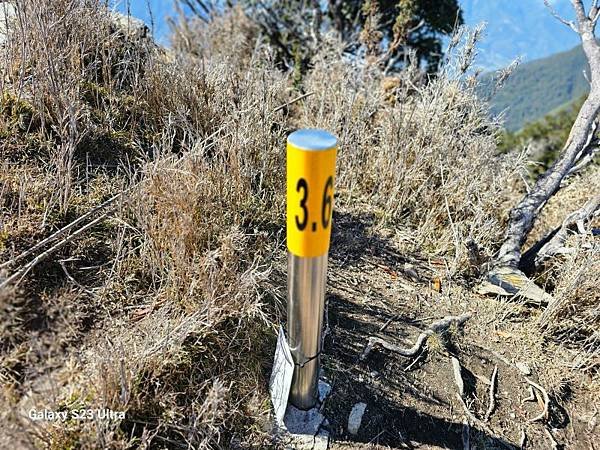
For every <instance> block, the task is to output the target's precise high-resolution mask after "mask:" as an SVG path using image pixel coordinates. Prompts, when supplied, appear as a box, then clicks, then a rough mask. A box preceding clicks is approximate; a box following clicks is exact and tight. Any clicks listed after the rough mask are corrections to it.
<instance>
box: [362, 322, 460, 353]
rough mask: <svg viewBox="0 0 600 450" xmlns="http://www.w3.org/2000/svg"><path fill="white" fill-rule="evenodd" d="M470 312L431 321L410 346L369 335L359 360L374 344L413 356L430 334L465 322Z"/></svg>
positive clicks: (369, 351)
mask: <svg viewBox="0 0 600 450" xmlns="http://www.w3.org/2000/svg"><path fill="white" fill-rule="evenodd" d="M471 316H472V314H471V313H464V314H462V315H460V316H448V317H444V318H443V319H441V320H439V321H437V322H434V323H432V324H431V325H430V326H429V328H428V329H427V330H425V331H423V332H422V333H421V334H420V335H419V337H418V338H417V341H416V342H415V345H413V346H412V347H411V348H402V347H400V346H398V345H395V344H392V343H390V342H387V341H386V340H384V339H381V338H378V337H374V336H372V337H370V338H369V341H368V343H367V345H366V347H365V349H364V350H363V352H362V355H361V356H360V359H361V360H364V359H365V358H366V357H367V356H368V355H369V353H371V351H372V350H373V348H374V347H375V346H378V345H380V346H382V347H383V348H385V349H387V350H389V351H392V352H395V353H398V354H400V355H402V356H409V357H410V356H415V355H416V354H417V353H418V352H419V351H420V350H421V348H422V347H423V344H424V343H425V341H427V338H429V336H431V335H432V334H435V333H441V332H444V331H446V330H447V329H448V328H449V327H450V326H451V325H453V324H454V325H462V324H463V323H465V322H466V321H467V320H469V319H470V318H471Z"/></svg>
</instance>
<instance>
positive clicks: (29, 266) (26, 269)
mask: <svg viewBox="0 0 600 450" xmlns="http://www.w3.org/2000/svg"><path fill="white" fill-rule="evenodd" d="M108 214H109V212H105V213H104V214H102V215H100V216H99V217H97V218H96V219H94V220H92V221H91V222H90V223H88V224H87V225H84V226H83V227H81V228H79V229H78V230H77V231H75V232H73V233H72V234H70V235H69V236H67V237H66V238H65V239H63V240H62V241H59V242H58V243H56V244H54V245H53V246H52V247H50V248H49V249H48V250H46V251H44V252H42V253H40V254H39V255H37V256H36V257H35V258H33V259H32V260H31V261H30V262H28V263H27V264H25V265H24V266H23V267H21V269H19V270H17V271H16V272H14V273H13V274H12V275H11V276H9V277H8V278H6V279H5V280H3V281H2V283H0V289H2V288H4V287H6V286H8V285H9V284H10V283H12V282H13V281H15V280H17V281H16V284H19V283H20V282H21V280H22V279H23V277H25V275H27V274H28V273H29V272H30V271H31V270H32V269H33V268H34V267H35V266H37V265H38V264H39V263H41V262H42V261H44V260H45V259H46V258H47V257H49V256H50V255H52V254H53V253H54V252H56V251H57V250H59V249H60V248H62V247H64V246H65V245H66V244H68V243H69V242H71V241H72V240H73V239H75V238H76V237H78V236H79V235H80V234H82V233H83V232H84V231H86V230H88V229H90V228H92V227H93V226H95V225H97V224H98V223H99V222H101V221H102V220H104V219H105V218H106V217H107V216H108Z"/></svg>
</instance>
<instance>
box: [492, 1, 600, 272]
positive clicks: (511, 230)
mask: <svg viewBox="0 0 600 450" xmlns="http://www.w3.org/2000/svg"><path fill="white" fill-rule="evenodd" d="M571 3H572V4H573V8H574V9H575V13H576V17H577V25H576V26H573V27H572V28H574V29H576V31H577V32H578V34H579V36H580V38H581V44H582V47H583V51H584V53H585V56H586V59H587V61H588V63H589V66H590V72H591V73H590V93H589V95H588V97H587V98H586V100H585V102H584V103H583V105H582V107H581V110H580V111H579V114H578V115H577V118H576V120H575V123H574V124H573V127H572V128H571V132H570V133H569V138H568V139H567V142H566V144H565V146H564V147H563V150H562V151H561V153H560V155H559V157H558V158H557V159H556V161H555V162H554V164H552V166H551V167H550V168H549V169H548V170H547V171H546V172H545V173H544V174H543V175H542V176H541V177H540V178H539V179H538V181H537V182H536V183H535V186H534V187H533V188H532V189H531V191H530V192H529V193H528V194H527V195H526V196H525V197H524V198H523V199H522V200H521V201H520V202H519V203H518V205H517V206H516V207H515V208H513V210H512V211H511V213H510V218H509V223H508V227H507V230H506V235H505V239H504V242H503V244H502V246H501V248H500V251H499V254H498V256H497V258H496V259H495V264H494V266H495V267H511V268H514V269H518V267H519V264H520V261H521V247H522V246H523V244H524V243H525V240H526V238H527V235H528V234H529V232H530V231H531V229H532V228H533V225H534V223H535V219H536V218H537V216H538V214H539V212H540V211H541V209H542V208H543V207H544V206H545V204H546V203H547V202H548V199H550V197H552V196H553V195H554V194H555V193H556V192H557V191H558V190H559V189H560V185H561V182H562V180H563V179H564V178H565V177H566V176H567V175H568V174H569V172H570V171H571V169H572V168H573V166H574V165H575V164H577V163H578V162H579V160H580V158H582V156H583V155H584V154H585V152H586V146H587V145H588V144H589V141H588V137H589V136H590V133H592V132H593V130H594V121H595V119H596V116H597V115H598V112H599V111H600V46H599V45H598V42H597V41H596V38H595V36H594V28H595V25H596V21H597V20H598V15H599V13H600V11H599V10H598V8H597V7H596V6H595V4H594V6H593V7H592V8H591V10H590V14H589V16H588V15H586V13H585V10H584V7H583V3H582V1H581V0H571ZM546 4H547V5H548V3H547V2H546ZM571 25H574V24H571Z"/></svg>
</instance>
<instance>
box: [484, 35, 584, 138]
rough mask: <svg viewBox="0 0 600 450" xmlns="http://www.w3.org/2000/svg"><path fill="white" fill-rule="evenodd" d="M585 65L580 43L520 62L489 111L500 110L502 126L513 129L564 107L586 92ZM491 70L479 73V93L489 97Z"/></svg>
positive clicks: (496, 96)
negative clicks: (546, 55)
mask: <svg viewBox="0 0 600 450" xmlns="http://www.w3.org/2000/svg"><path fill="white" fill-rule="evenodd" d="M584 71H586V72H587V73H589V67H588V64H587V61H586V59H585V55H584V53H583V49H582V48H581V46H577V47H575V48H573V49H571V50H569V51H566V52H560V53H556V54H554V55H552V56H549V57H547V58H541V59H538V60H534V61H531V62H527V63H524V64H522V65H520V66H519V67H517V69H516V70H515V71H514V72H513V73H512V75H511V76H510V77H509V78H508V80H507V81H506V82H505V84H504V86H503V87H502V88H501V89H500V90H499V91H498V92H497V93H496V94H495V95H494V96H493V97H492V98H491V106H492V113H493V114H494V115H498V114H500V113H504V117H505V127H506V129H507V130H509V131H516V130H519V129H520V128H522V127H523V126H524V125H525V124H526V123H528V122H533V121H536V120H538V119H541V118H542V117H544V116H545V115H547V114H548V113H550V112H553V111H556V110H557V109H560V108H561V107H564V106H567V105H568V104H570V103H571V102H573V101H574V100H576V99H578V98H579V97H581V96H582V95H584V94H585V93H587V92H588V91H589V83H588V81H587V80H586V79H585V76H584ZM494 78H495V75H494V73H491V72H490V73H487V74H484V75H483V76H482V79H481V86H480V94H481V96H482V97H483V98H486V97H489V93H490V90H491V87H492V86H493V83H494Z"/></svg>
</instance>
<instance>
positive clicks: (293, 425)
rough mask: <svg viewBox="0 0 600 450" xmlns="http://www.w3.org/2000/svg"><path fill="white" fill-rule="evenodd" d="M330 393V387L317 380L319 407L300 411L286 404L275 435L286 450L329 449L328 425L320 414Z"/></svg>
mask: <svg viewBox="0 0 600 450" xmlns="http://www.w3.org/2000/svg"><path fill="white" fill-rule="evenodd" d="M329 392H331V386H330V385H329V384H327V382H325V381H323V380H319V405H318V406H317V407H315V408H313V409H309V410H308V411H302V410H300V409H298V408H296V407H294V406H292V405H290V404H288V406H287V409H286V411H285V416H284V418H283V426H281V427H277V428H278V429H277V435H278V439H279V440H280V442H281V443H282V444H283V445H284V446H285V448H286V449H290V450H327V448H328V447H329V431H328V430H327V429H326V427H327V426H328V425H329V423H328V422H327V419H326V418H325V416H324V415H323V414H322V413H321V411H322V410H323V406H324V401H325V399H326V397H327V395H329Z"/></svg>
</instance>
